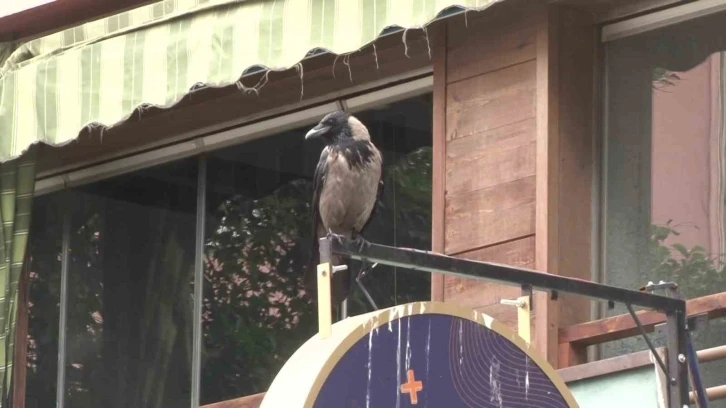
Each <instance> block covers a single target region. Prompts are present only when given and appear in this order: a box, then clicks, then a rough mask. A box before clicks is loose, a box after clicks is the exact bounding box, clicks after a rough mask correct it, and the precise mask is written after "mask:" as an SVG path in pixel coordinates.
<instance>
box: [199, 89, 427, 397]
mask: <svg viewBox="0 0 726 408" xmlns="http://www.w3.org/2000/svg"><path fill="white" fill-rule="evenodd" d="M431 112H432V109H431V96H430V95H426V96H423V97H418V98H413V99H409V100H405V101H402V102H398V103H395V104H391V105H389V106H385V107H380V108H378V109H375V110H371V111H366V112H362V113H358V114H356V116H357V117H358V118H359V119H360V120H361V121H362V122H363V123H364V124H365V125H366V126H367V127H368V129H369V131H370V133H371V136H372V140H373V143H375V144H376V146H378V148H379V149H380V150H381V151H382V153H383V155H384V165H385V169H384V177H385V183H386V187H385V192H384V196H383V198H382V200H381V201H380V202H379V203H378V205H379V207H378V209H377V211H376V215H375V218H374V219H373V220H372V221H371V222H370V223H369V225H368V228H367V229H366V230H364V231H363V235H364V236H365V237H366V238H367V239H368V240H369V241H372V242H377V243H381V244H385V245H397V246H400V247H412V248H420V249H430V246H431ZM311 126H312V124H311ZM307 131H308V127H305V128H301V129H296V130H292V131H289V132H284V133H281V134H278V135H274V136H271V137H265V138H262V139H258V140H255V141H251V142H248V143H245V144H243V145H240V146H237V147H234V148H229V149H224V150H221V151H218V152H215V153H213V154H211V155H210V157H209V158H208V186H207V206H208V207H207V213H208V216H207V217H208V218H207V221H206V226H207V232H206V252H205V265H206V268H205V281H204V312H203V313H204V314H203V335H204V338H203V347H204V351H203V353H202V389H201V404H202V405H204V404H209V403H213V402H218V401H224V400H229V399H233V398H237V397H241V396H245V395H250V394H254V393H258V392H264V391H265V390H267V388H268V387H269V385H270V383H271V382H272V380H273V378H274V376H275V375H276V374H277V372H278V371H279V369H280V368H281V367H282V365H283V364H284V362H285V361H286V360H287V358H289V357H290V356H291V355H292V353H293V352H294V351H295V350H296V349H297V348H298V347H299V346H300V345H301V344H302V343H303V342H304V341H306V340H307V339H308V338H309V337H310V336H311V335H312V334H313V333H314V332H315V326H314V324H315V320H316V314H315V313H314V312H313V310H312V308H311V306H310V299H309V298H308V296H307V295H306V294H305V291H304V289H303V282H302V271H303V268H305V267H306V265H307V261H308V256H309V250H310V243H311V241H310V240H311V238H312V237H311V236H310V234H311V231H312V228H311V211H310V201H311V198H312V177H313V173H314V171H315V166H316V165H317V162H318V159H319V157H320V152H321V150H322V148H323V146H322V144H316V143H315V142H312V143H311V142H310V141H308V142H305V140H304V135H305V133H306V132H307ZM354 267H355V266H354ZM354 273H355V271H354ZM365 284H366V286H367V288H368V289H369V291H370V293H371V295H372V296H373V298H374V299H375V301H376V303H377V305H378V306H379V307H388V306H392V305H394V304H399V303H405V302H410V301H414V300H428V299H429V298H430V277H429V275H428V274H422V273H416V272H410V271H404V270H396V269H395V268H389V267H385V266H378V267H377V268H376V269H374V270H373V271H372V272H371V274H370V275H369V277H368V278H367V280H366V282H365ZM349 304H350V306H349V313H350V314H359V313H365V312H368V311H370V310H371V309H370V306H368V303H367V302H366V300H365V297H364V295H363V294H362V293H361V291H360V290H358V289H357V288H354V289H353V290H352V294H351V297H350V298H349Z"/></svg>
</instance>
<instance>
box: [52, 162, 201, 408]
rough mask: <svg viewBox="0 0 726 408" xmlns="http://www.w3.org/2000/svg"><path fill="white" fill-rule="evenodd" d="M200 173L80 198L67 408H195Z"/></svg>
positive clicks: (133, 179) (174, 169) (161, 175)
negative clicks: (192, 405) (193, 380)
mask: <svg viewBox="0 0 726 408" xmlns="http://www.w3.org/2000/svg"><path fill="white" fill-rule="evenodd" d="M197 167H198V166H197V160H196V159H190V160H184V161H180V162H176V163H173V164H171V165H166V166H163V167H158V168H152V169H148V170H143V171H139V172H137V173H133V174H130V175H123V176H120V177H115V178H112V179H110V180H105V181H101V182H98V183H94V184H92V185H88V186H84V187H82V188H77V189H74V190H72V192H71V195H72V204H71V207H70V208H71V213H72V223H71V242H70V258H69V273H68V290H69V292H68V320H67V322H68V327H67V333H66V334H67V357H66V359H67V360H66V361H67V365H66V384H65V395H66V396H65V398H66V401H65V406H66V407H69V408H96V407H107V408H112V407H113V408H115V407H118V408H128V407H150V408H171V407H174V408H177V407H185V406H189V404H190V390H191V361H192V331H193V318H192V316H193V315H192V310H193V309H192V306H193V298H192V295H193V285H194V245H195V228H196V202H197V199H196V196H197Z"/></svg>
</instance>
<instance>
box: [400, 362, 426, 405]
mask: <svg viewBox="0 0 726 408" xmlns="http://www.w3.org/2000/svg"><path fill="white" fill-rule="evenodd" d="M407 375H408V382H407V383H406V384H403V385H401V392H402V393H404V394H409V396H410V397H411V405H416V404H418V395H417V394H416V393H417V392H419V391H421V390H423V383H422V382H421V381H416V380H415V378H414V375H413V370H408V373H407Z"/></svg>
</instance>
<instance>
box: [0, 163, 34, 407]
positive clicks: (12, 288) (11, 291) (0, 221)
mask: <svg viewBox="0 0 726 408" xmlns="http://www.w3.org/2000/svg"><path fill="white" fill-rule="evenodd" d="M34 190H35V155H34V153H33V152H32V149H31V152H29V153H26V154H24V155H23V156H21V157H20V158H18V159H16V160H13V161H10V162H6V163H2V164H0V242H2V244H3V245H0V296H1V297H0V378H1V379H2V399H1V400H0V407H7V406H9V401H10V390H11V384H12V373H13V356H14V353H15V326H16V322H17V311H18V305H17V299H18V281H19V278H20V272H21V271H22V269H23V262H24V260H25V259H26V258H25V250H26V247H27V244H28V230H29V228H30V214H31V209H32V204H33V192H34Z"/></svg>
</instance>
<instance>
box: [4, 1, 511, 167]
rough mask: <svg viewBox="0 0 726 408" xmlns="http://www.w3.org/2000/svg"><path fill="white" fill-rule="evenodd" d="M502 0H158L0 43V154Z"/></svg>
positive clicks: (68, 137) (67, 137)
mask: <svg viewBox="0 0 726 408" xmlns="http://www.w3.org/2000/svg"><path fill="white" fill-rule="evenodd" d="M498 1H500V0H258V1H252V0H246V1H245V0H165V1H161V2H158V3H154V4H152V5H148V6H145V7H140V8H137V9H134V10H131V11H128V12H124V13H121V14H118V15H114V16H111V17H108V18H104V19H101V20H97V21H94V22H90V23H87V24H84V25H81V26H78V27H74V28H70V29H67V30H65V31H62V32H59V33H56V34H53V35H49V36H46V37H43V38H39V39H36V40H33V41H30V42H28V43H25V44H22V45H21V46H19V47H17V48H15V49H14V51H13V52H12V53H11V54H10V55H9V56H6V57H5V58H4V62H3V59H2V55H3V52H2V50H3V49H5V50H8V49H11V48H10V47H8V46H7V45H6V46H5V47H3V45H2V44H0V161H7V160H9V159H12V158H14V157H17V156H19V155H20V154H21V153H22V152H23V151H25V150H26V149H27V148H28V147H29V146H30V145H32V144H34V143H38V142H43V143H47V144H50V145H62V144H65V143H67V142H69V141H72V140H73V139H75V138H76V137H77V136H78V134H79V131H80V130H81V129H83V128H84V127H85V126H88V125H100V126H112V125H114V124H117V123H119V122H122V121H123V120H124V119H125V118H127V117H128V116H129V115H130V114H131V113H133V111H134V109H136V108H137V107H139V106H140V105H142V104H143V105H146V104H151V105H156V106H161V107H168V106H172V105H174V104H175V103H177V102H178V101H179V100H180V99H181V98H182V97H183V96H184V95H185V94H188V93H189V92H190V90H191V89H192V88H193V87H194V86H195V84H200V83H201V84H205V85H209V86H225V85H231V84H234V83H235V82H237V81H238V80H239V78H240V77H241V75H242V74H243V72H244V71H245V70H246V69H248V68H250V67H253V66H261V67H265V68H266V69H269V70H280V69H289V68H291V67H293V66H295V65H296V64H298V63H299V62H300V61H301V60H302V59H303V58H304V57H305V56H306V54H307V53H308V52H309V51H311V50H314V49H324V50H327V51H329V52H332V53H335V54H339V55H340V54H347V53H351V52H355V51H356V50H359V49H360V48H362V47H363V46H365V45H367V44H369V43H371V42H373V41H374V40H375V39H376V37H377V36H379V35H380V34H381V32H382V31H383V30H384V29H386V28H388V27H392V26H398V27H402V28H404V29H408V28H422V27H425V26H426V24H428V23H429V22H431V21H432V20H433V19H435V18H436V16H437V15H438V14H439V13H440V12H441V11H442V10H444V9H447V8H449V7H451V6H460V7H463V8H465V9H467V10H481V9H483V8H486V7H488V6H490V5H491V4H493V3H496V2H498ZM5 54H7V52H5ZM402 58H404V57H403V56H402Z"/></svg>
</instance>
